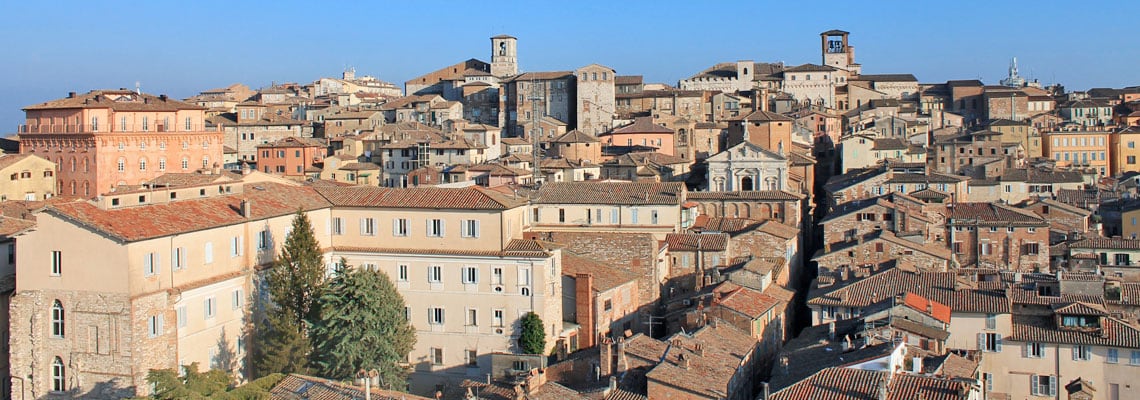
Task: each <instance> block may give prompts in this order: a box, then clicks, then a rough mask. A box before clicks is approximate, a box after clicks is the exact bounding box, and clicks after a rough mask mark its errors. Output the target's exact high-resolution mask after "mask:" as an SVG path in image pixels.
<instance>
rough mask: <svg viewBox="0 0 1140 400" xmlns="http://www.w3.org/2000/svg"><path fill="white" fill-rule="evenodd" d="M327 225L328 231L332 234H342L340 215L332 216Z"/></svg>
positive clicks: (342, 224) (342, 226)
mask: <svg viewBox="0 0 1140 400" xmlns="http://www.w3.org/2000/svg"><path fill="white" fill-rule="evenodd" d="M329 227H330V228H329V230H330V231H331V232H330V233H332V234H333V235H343V234H344V220H342V219H340V217H333V219H332V220H331V221H329Z"/></svg>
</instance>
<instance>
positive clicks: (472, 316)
mask: <svg viewBox="0 0 1140 400" xmlns="http://www.w3.org/2000/svg"><path fill="white" fill-rule="evenodd" d="M464 324H465V325H467V326H479V310H476V309H474V308H468V309H467V320H466V321H464Z"/></svg>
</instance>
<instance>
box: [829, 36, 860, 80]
mask: <svg viewBox="0 0 1140 400" xmlns="http://www.w3.org/2000/svg"><path fill="white" fill-rule="evenodd" d="M848 35H850V33H849V32H846V31H841V30H838V29H832V30H830V31H827V32H823V33H821V34H819V42H820V53H821V54H822V55H823V65H826V66H829V67H835V68H839V69H841V70H844V71H847V72H850V73H851V74H852V75H858V74H859V64H856V63H855V48H854V47H852V46H851V45H849V44H848V43H847V36H848Z"/></svg>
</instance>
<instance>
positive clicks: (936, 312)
mask: <svg viewBox="0 0 1140 400" xmlns="http://www.w3.org/2000/svg"><path fill="white" fill-rule="evenodd" d="M903 304H905V305H906V306H907V307H910V308H913V309H915V310H917V311H918V312H921V313H925V314H927V315H930V316H932V317H934V318H935V319H937V320H939V321H942V322H943V323H947V324H949V323H950V307H947V306H946V305H945V304H942V303H939V302H937V301H934V300H930V299H927V298H925V297H922V296H919V295H917V294H914V293H911V292H906V294H904V295H903Z"/></svg>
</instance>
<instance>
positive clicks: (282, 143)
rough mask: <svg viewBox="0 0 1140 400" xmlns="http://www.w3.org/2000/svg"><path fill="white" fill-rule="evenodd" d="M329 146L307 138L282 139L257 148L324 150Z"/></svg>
mask: <svg viewBox="0 0 1140 400" xmlns="http://www.w3.org/2000/svg"><path fill="white" fill-rule="evenodd" d="M327 146H328V145H327V144H325V142H324V141H322V140H320V139H316V138H306V137H286V138H281V139H279V140H277V141H275V142H273V143H264V144H259V145H257V148H276V147H320V148H324V147H327Z"/></svg>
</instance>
